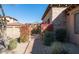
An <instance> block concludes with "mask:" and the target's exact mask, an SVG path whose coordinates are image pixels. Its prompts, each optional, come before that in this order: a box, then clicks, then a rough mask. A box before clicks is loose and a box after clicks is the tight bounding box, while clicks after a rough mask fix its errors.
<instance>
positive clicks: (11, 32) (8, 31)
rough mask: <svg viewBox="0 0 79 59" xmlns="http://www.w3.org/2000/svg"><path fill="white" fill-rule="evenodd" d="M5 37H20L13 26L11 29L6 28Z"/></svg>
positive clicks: (18, 31)
mask: <svg viewBox="0 0 79 59" xmlns="http://www.w3.org/2000/svg"><path fill="white" fill-rule="evenodd" d="M6 35H7V37H9V38H19V37H20V29H19V28H15V26H12V28H10V27H7V29H6Z"/></svg>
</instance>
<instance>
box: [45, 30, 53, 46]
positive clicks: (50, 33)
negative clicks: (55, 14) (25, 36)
mask: <svg viewBox="0 0 79 59" xmlns="http://www.w3.org/2000/svg"><path fill="white" fill-rule="evenodd" d="M43 36H44V37H43V39H44V44H45V45H47V46H50V45H51V43H52V42H53V41H54V37H53V31H45V33H44V35H43Z"/></svg>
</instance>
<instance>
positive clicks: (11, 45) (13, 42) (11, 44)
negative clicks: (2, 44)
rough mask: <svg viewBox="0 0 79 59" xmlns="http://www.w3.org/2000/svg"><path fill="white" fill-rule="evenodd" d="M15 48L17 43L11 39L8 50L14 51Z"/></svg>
mask: <svg viewBox="0 0 79 59" xmlns="http://www.w3.org/2000/svg"><path fill="white" fill-rule="evenodd" d="M16 47H17V41H16V40H14V39H12V40H11V41H10V42H9V45H8V48H9V49H10V50H12V49H15V48H16Z"/></svg>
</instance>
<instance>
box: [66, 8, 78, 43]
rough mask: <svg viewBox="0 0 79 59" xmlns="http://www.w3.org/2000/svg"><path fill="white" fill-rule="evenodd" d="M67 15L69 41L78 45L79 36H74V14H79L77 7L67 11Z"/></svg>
mask: <svg viewBox="0 0 79 59" xmlns="http://www.w3.org/2000/svg"><path fill="white" fill-rule="evenodd" d="M68 13H69V15H67V30H68V34H69V37H70V41H71V42H73V43H77V44H79V34H76V33H75V32H74V20H75V19H74V14H75V13H79V7H77V8H75V9H73V10H71V11H69V12H68Z"/></svg>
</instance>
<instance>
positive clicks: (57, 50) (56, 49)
mask: <svg viewBox="0 0 79 59" xmlns="http://www.w3.org/2000/svg"><path fill="white" fill-rule="evenodd" d="M63 45H64V43H62V42H58V41H55V42H53V44H52V45H51V49H52V53H53V54H68V51H67V49H64V47H65V46H63Z"/></svg>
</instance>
